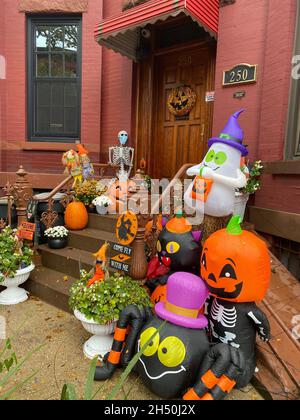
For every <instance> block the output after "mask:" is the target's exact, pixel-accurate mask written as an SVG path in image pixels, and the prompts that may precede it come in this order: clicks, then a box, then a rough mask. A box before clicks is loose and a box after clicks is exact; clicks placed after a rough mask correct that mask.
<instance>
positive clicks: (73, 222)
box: [65, 201, 89, 230]
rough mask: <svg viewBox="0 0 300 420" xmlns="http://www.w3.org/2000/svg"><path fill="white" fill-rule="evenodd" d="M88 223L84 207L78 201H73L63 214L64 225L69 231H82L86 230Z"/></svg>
mask: <svg viewBox="0 0 300 420" xmlns="http://www.w3.org/2000/svg"><path fill="white" fill-rule="evenodd" d="M88 221H89V216H88V212H87V210H86V208H85V205H84V204H83V203H81V202H80V201H73V202H72V203H70V204H68V206H67V208H66V212H65V224H66V226H67V228H68V229H70V230H82V229H84V228H86V226H87V224H88Z"/></svg>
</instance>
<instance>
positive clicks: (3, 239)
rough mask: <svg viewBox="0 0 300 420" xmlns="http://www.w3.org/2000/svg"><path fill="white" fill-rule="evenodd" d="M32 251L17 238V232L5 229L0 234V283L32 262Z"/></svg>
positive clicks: (8, 228)
mask: <svg viewBox="0 0 300 420" xmlns="http://www.w3.org/2000/svg"><path fill="white" fill-rule="evenodd" d="M32 256H33V251H32V250H31V249H30V248H29V247H28V246H25V245H24V244H23V243H22V242H21V241H20V240H19V239H18V237H17V231H16V230H15V229H11V228H10V227H6V228H5V229H3V230H2V232H1V233H0V283H1V282H3V280H4V279H5V278H7V277H10V278H12V277H14V276H15V275H16V272H17V271H18V270H19V269H22V268H25V267H28V266H29V265H30V264H31V262H32Z"/></svg>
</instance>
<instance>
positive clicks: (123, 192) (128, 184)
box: [108, 180, 136, 213]
mask: <svg viewBox="0 0 300 420" xmlns="http://www.w3.org/2000/svg"><path fill="white" fill-rule="evenodd" d="M135 187H136V184H135V182H133V181H119V180H117V181H116V182H114V183H113V185H112V186H111V187H110V188H109V190H108V195H109V198H110V200H111V201H112V204H111V205H110V206H109V207H108V212H109V213H123V211H124V208H125V201H126V197H127V195H128V192H129V190H130V189H134V188H135Z"/></svg>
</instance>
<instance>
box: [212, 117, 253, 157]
mask: <svg viewBox="0 0 300 420" xmlns="http://www.w3.org/2000/svg"><path fill="white" fill-rule="evenodd" d="M244 111H245V109H241V110H240V111H237V112H235V113H234V114H233V115H231V117H230V118H229V120H228V123H227V124H226V126H225V127H224V130H223V131H222V133H221V134H220V136H219V137H213V138H212V139H210V140H209V141H208V147H210V146H211V145H212V144H214V143H224V144H228V146H231V147H234V148H235V149H238V150H239V151H240V152H241V153H242V156H243V157H244V156H247V155H248V150H247V148H246V146H244V145H243V140H244V130H243V129H242V128H241V127H240V124H239V122H238V118H239V116H240V115H241V113H242V112H244Z"/></svg>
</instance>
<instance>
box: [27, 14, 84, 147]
mask: <svg viewBox="0 0 300 420" xmlns="http://www.w3.org/2000/svg"><path fill="white" fill-rule="evenodd" d="M27 49H28V54H27V56H28V63H27V67H28V72H27V73H28V86H27V94H28V104H27V117H28V136H29V140H31V141H55V142H75V141H76V140H79V138H80V103H81V97H80V96H81V18H80V17H62V16H59V17H58V16H54V17H51V16H42V17H35V16H34V17H29V18H28V41H27Z"/></svg>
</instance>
